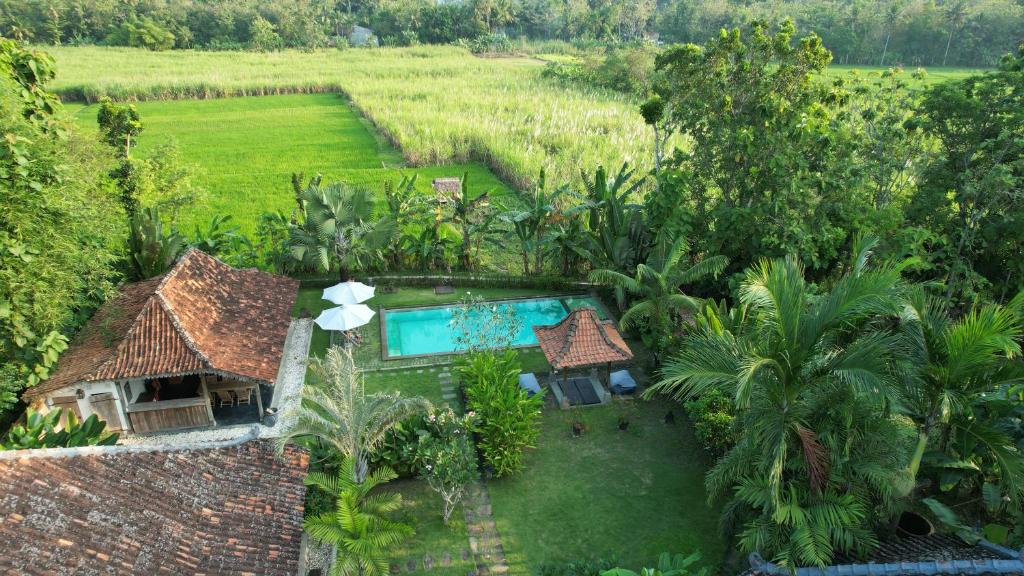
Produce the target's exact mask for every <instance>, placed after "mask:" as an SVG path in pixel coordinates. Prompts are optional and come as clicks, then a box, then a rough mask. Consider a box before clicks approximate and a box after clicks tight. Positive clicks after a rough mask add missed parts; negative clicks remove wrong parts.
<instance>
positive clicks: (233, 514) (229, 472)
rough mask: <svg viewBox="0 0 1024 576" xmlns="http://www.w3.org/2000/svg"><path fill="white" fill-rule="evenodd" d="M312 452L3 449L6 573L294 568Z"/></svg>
mask: <svg viewBox="0 0 1024 576" xmlns="http://www.w3.org/2000/svg"><path fill="white" fill-rule="evenodd" d="M308 463H309V460H308V456H307V455H306V453H305V452H304V451H302V450H299V449H296V448H293V447H288V448H286V449H285V452H284V454H283V455H282V456H280V457H279V456H277V455H276V454H275V448H274V445H273V443H272V441H270V440H250V441H246V442H242V443H235V444H234V445H219V446H214V447H201V446H194V447H190V448H188V449H169V448H164V449H160V448H153V447H149V448H140V447H137V446H91V447H86V448H51V449H41V450H17V451H14V450H12V451H8V452H4V453H2V454H0V486H3V489H2V491H0V541H3V543H4V544H3V549H4V552H3V554H0V574H57V575H64V574H67V575H76V576H80V575H84V574H181V575H186V574H206V575H208V576H210V575H219V574H236V575H237V574H251V575H256V574H260V575H285V574H288V575H293V574H296V573H298V568H299V556H300V554H299V551H300V547H301V539H302V517H303V509H304V497H305V486H304V485H303V479H304V477H305V475H306V468H307V466H308Z"/></svg>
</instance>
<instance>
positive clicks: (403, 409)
mask: <svg viewBox="0 0 1024 576" xmlns="http://www.w3.org/2000/svg"><path fill="white" fill-rule="evenodd" d="M310 368H311V369H312V373H313V376H314V380H313V382H311V383H310V384H308V385H306V386H305V387H303V388H302V402H301V403H300V405H299V406H298V408H296V409H295V413H294V414H290V415H289V416H290V418H289V420H288V421H289V422H290V424H289V425H288V426H287V427H286V428H285V430H284V432H283V433H282V434H281V436H280V437H279V438H278V449H280V450H283V449H284V446H285V445H286V444H288V443H289V442H293V441H295V440H297V439H299V438H311V439H316V440H320V441H322V442H324V443H326V444H327V445H328V446H329V447H331V448H333V449H334V450H336V451H337V452H338V453H339V454H341V455H342V456H344V457H346V458H349V459H351V461H352V465H353V466H354V472H353V474H354V476H353V481H354V482H356V483H362V482H363V481H364V480H366V477H367V473H368V472H369V465H368V462H367V456H368V454H369V452H370V451H372V450H373V449H374V448H376V447H377V446H379V445H380V443H381V442H383V441H384V438H385V436H386V435H387V433H388V431H389V430H391V429H392V428H393V427H394V426H395V425H396V424H398V423H399V422H401V421H402V420H403V419H405V418H406V417H408V416H411V415H412V414H415V413H417V412H422V411H426V410H429V409H430V403H429V402H427V401H426V400H424V399H422V398H418V397H416V398H403V397H402V396H401V395H399V394H397V393H396V394H371V395H367V394H366V393H365V391H364V389H363V379H362V377H360V375H359V372H358V370H357V369H356V366H355V363H354V362H353V361H352V353H351V351H349V350H347V349H341V348H338V347H331V348H329V349H328V350H327V353H326V355H325V356H324V357H323V358H322V359H318V360H316V361H314V362H312V363H311V365H310Z"/></svg>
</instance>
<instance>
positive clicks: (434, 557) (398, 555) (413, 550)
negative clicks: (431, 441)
mask: <svg viewBox="0 0 1024 576" xmlns="http://www.w3.org/2000/svg"><path fill="white" fill-rule="evenodd" d="M386 489H387V490H392V491H395V492H398V493H400V494H401V495H402V510H401V512H399V513H398V514H396V515H395V518H396V519H397V520H400V521H402V522H405V523H407V524H410V525H411V526H412V527H413V529H414V530H416V535H415V536H413V537H412V539H410V540H408V541H406V542H405V543H404V544H402V545H401V546H399V547H398V548H396V550H395V552H394V554H392V557H391V558H392V560H391V562H392V563H393V564H398V565H400V566H401V567H402V572H403V573H406V572H407V570H408V567H407V564H408V563H409V562H412V563H414V565H415V572H416V573H429V574H432V575H433V574H438V575H441V576H449V575H450V576H465V574H466V573H467V572H469V571H470V570H475V569H476V566H475V565H474V563H473V559H472V556H468V559H466V560H463V559H462V553H463V551H464V550H468V548H469V537H468V536H467V533H466V518H465V515H464V514H463V511H462V508H461V507H459V509H457V510H456V511H455V512H454V513H453V514H452V518H451V522H450V523H449V525H448V526H445V524H444V521H443V520H442V518H441V510H442V502H441V497H440V496H438V495H437V493H436V492H434V491H432V490H431V489H430V487H429V486H428V485H427V483H426V482H425V481H423V480H396V481H394V482H391V483H390V484H388V485H387V488H386ZM446 554H447V555H448V559H449V560H450V563H449V565H448V566H445V565H444V564H445V555H446ZM427 556H429V557H430V560H431V561H432V564H433V567H432V569H431V570H430V571H429V572H428V571H426V570H424V564H423V563H424V558H425V557H427Z"/></svg>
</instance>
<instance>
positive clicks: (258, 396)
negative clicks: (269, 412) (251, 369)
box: [256, 382, 263, 424]
mask: <svg viewBox="0 0 1024 576" xmlns="http://www.w3.org/2000/svg"><path fill="white" fill-rule="evenodd" d="M256 409H257V410H259V411H260V424H262V423H263V389H262V388H261V387H260V383H259V382H257V383H256Z"/></svg>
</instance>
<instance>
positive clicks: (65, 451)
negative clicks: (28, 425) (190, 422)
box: [0, 424, 260, 461]
mask: <svg viewBox="0 0 1024 576" xmlns="http://www.w3.org/2000/svg"><path fill="white" fill-rule="evenodd" d="M254 440H256V441H258V440H260V425H259V424H253V425H252V427H250V429H249V431H248V432H246V433H245V434H242V435H241V436H239V437H237V438H229V439H227V440H211V441H207V442H193V443H189V444H115V445H113V446H79V447H75V448H32V449H30V450H3V451H0V461H3V460H20V459H23V458H75V457H78V456H108V455H111V454H127V453H145V452H187V451H190V450H215V449H218V448H230V447H232V446H238V445H241V444H245V443H246V442H249V441H254Z"/></svg>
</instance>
